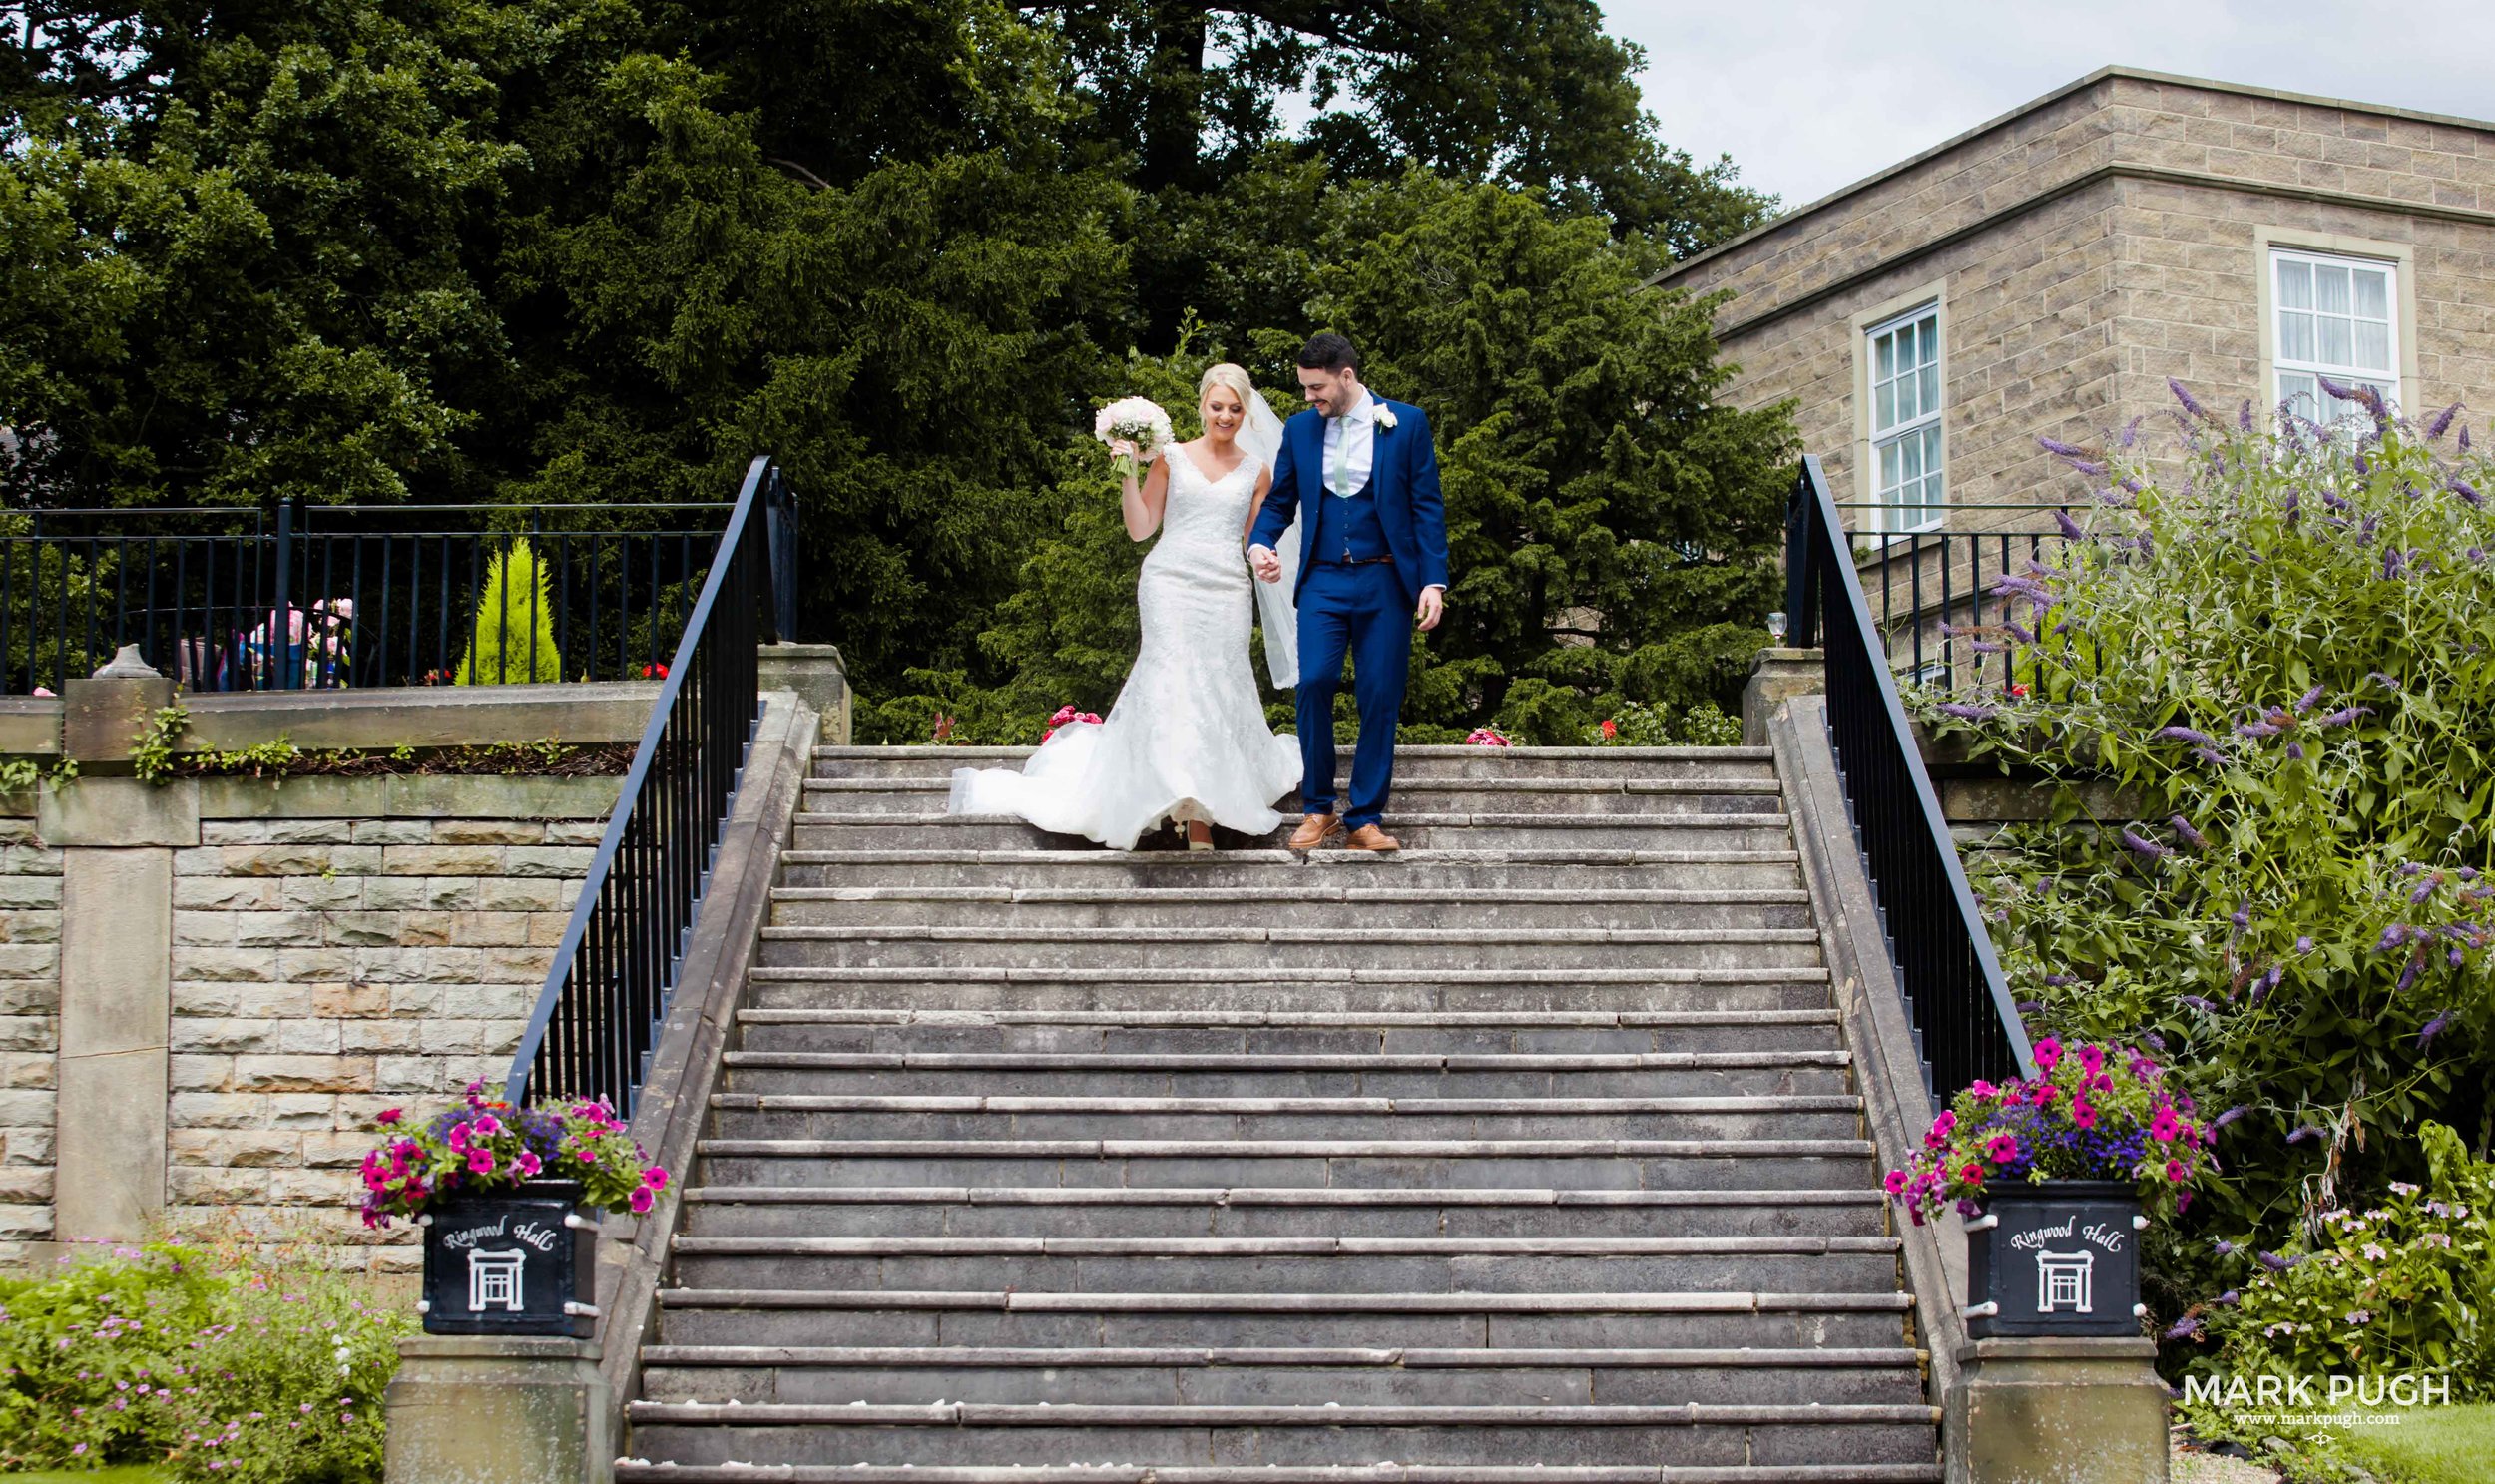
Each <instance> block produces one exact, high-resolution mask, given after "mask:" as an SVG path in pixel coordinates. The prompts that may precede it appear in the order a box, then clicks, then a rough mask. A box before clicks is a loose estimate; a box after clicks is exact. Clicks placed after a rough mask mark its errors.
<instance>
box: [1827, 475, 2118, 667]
mask: <svg viewBox="0 0 2495 1484" xmlns="http://www.w3.org/2000/svg"><path fill="white" fill-rule="evenodd" d="M1835 508H1836V509H1837V510H1838V511H1840V512H1847V513H1851V514H1853V515H1854V516H1855V517H1856V522H1857V528H1856V529H1855V530H1854V531H1852V532H1851V533H1850V534H1849V535H1848V537H1847V540H1848V542H1849V544H1850V547H1851V550H1852V553H1853V561H1854V567H1855V571H1856V573H1857V575H1858V576H1859V578H1860V580H1861V583H1862V589H1863V596H1864V598H1865V600H1866V603H1867V606H1868V609H1869V611H1870V613H1871V615H1872V623H1873V625H1874V626H1875V627H1876V628H1877V629H1878V631H1879V633H1880V637H1881V639H1882V641H1883V642H1884V643H1885V644H1886V646H1887V650H1888V658H1889V664H1890V665H1891V667H1892V668H1894V669H1896V670H1897V671H1899V672H1901V673H1902V674H1904V675H1905V676H1907V677H1908V678H1909V679H1911V680H1913V681H1914V682H1916V683H1918V684H1920V685H1926V686H1934V687H1938V688H1941V689H1945V690H1952V691H1967V690H1983V691H2008V690H2009V689H2010V688H2011V687H2012V686H2014V685H2017V684H2019V683H2020V680H2019V676H2020V669H2019V665H2018V660H2017V656H2018V654H2019V653H2020V652H2021V651H2022V650H2025V649H2027V648H2030V647H2031V646H2032V645H2033V644H2034V642H2035V640H2034V638H2033V635H2034V631H2033V630H2032V629H2029V628H2027V627H2026V625H2025V624H2024V623H2023V622H2022V619H2021V616H2020V613H2019V612H2018V611H2017V610H2016V609H2015V608H2014V607H2013V601H2014V600H2009V599H2004V598H2002V597H2001V596H2000V595H1998V594H1997V593H1996V592H1995V591H1994V587H1995V585H1996V584H1997V583H1999V582H2000V580H2001V579H2002V578H2003V577H2005V576H2008V577H2025V576H2028V575H2029V573H2030V568H2029V564H2030V563H2036V564H2038V565H2043V566H2054V565H2058V561H2059V555H2060V552H2061V549H2062V546H2063V544H2064V542H2065V541H2066V540H2067V539H2068V538H2067V537H2066V536H2065V534H2064V532H2063V529H2062V527H2061V526H2060V525H2059V524H2058V522H2057V519H2056V518H2057V517H2059V518H2061V519H2069V518H2070V511H2069V507H2067V506H2061V505H2029V504H2021V505H1959V506H1951V507H1948V509H1947V512H1946V514H1947V516H1948V518H1950V519H1951V520H1953V521H1967V522H1971V523H1976V524H1970V525H1969V526H1967V527H1965V528H1962V529H1954V530H1953V529H1931V530H1919V531H1878V530H1874V529H1866V528H1868V527H1874V526H1876V525H1878V524H1880V520H1879V517H1881V516H1882V515H1884V514H1886V513H1887V512H1888V511H1889V510H1891V509H1893V508H1894V507H1886V506H1881V505H1879V504H1876V503H1862V502H1844V503H1839V504H1838V505H1837V506H1836V507H1835ZM1787 570H1788V571H1789V570H1790V569H1789V568H1788V569H1787Z"/></svg>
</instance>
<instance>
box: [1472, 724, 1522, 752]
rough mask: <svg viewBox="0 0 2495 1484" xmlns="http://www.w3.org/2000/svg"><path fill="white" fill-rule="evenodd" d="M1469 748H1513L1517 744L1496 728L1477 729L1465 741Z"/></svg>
mask: <svg viewBox="0 0 2495 1484" xmlns="http://www.w3.org/2000/svg"><path fill="white" fill-rule="evenodd" d="M1464 745H1466V746H1468V747H1512V746H1514V745H1516V743H1515V742H1511V741H1509V740H1508V736H1507V734H1506V733H1504V732H1501V731H1500V730H1499V729H1498V728H1496V727H1476V728H1474V729H1473V730H1472V732H1471V733H1470V734H1468V735H1467V736H1466V737H1465V739H1464Z"/></svg>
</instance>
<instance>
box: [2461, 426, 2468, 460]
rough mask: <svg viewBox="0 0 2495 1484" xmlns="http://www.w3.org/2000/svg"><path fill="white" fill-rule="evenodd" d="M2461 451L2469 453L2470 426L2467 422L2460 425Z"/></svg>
mask: <svg viewBox="0 0 2495 1484" xmlns="http://www.w3.org/2000/svg"><path fill="white" fill-rule="evenodd" d="M2460 451H2461V452H2462V453H2467V452H2468V451H2469V424H2467V423H2465V422H2464V423H2462V424H2461V425H2460Z"/></svg>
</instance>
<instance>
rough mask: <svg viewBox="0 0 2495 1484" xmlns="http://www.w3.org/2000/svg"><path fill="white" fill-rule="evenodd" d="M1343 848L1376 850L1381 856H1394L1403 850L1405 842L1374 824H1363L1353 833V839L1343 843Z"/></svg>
mask: <svg viewBox="0 0 2495 1484" xmlns="http://www.w3.org/2000/svg"><path fill="white" fill-rule="evenodd" d="M1343 848H1344V849H1346V850H1374V851H1376V852H1377V853H1378V854H1380V855H1392V854H1394V853H1395V852H1396V851H1397V850H1400V849H1402V848H1403V841H1401V840H1399V839H1396V838H1395V837H1394V836H1393V835H1390V834H1388V833H1387V832H1386V831H1384V830H1382V829H1380V828H1378V827H1377V826H1376V825H1374V824H1363V825H1361V826H1360V827H1359V828H1358V829H1355V830H1353V831H1351V838H1349V839H1347V840H1345V841H1343Z"/></svg>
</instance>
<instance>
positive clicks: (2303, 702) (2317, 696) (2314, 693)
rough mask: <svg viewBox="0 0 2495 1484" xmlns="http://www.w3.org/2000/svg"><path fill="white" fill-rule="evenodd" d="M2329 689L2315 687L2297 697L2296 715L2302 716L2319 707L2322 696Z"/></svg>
mask: <svg viewBox="0 0 2495 1484" xmlns="http://www.w3.org/2000/svg"><path fill="white" fill-rule="evenodd" d="M2329 689H2330V688H2329V687H2327V686H2315V687H2313V689H2311V690H2309V691H2307V692H2305V693H2304V694H2303V695H2301V696H2298V697H2297V698H2296V699H2295V710H2296V715H2298V716H2302V715H2303V714H2304V713H2306V712H2308V711H2311V710H2312V709H2313V708H2314V707H2316V706H2318V705H2320V704H2321V698H2322V696H2323V695H2324V694H2326V693H2327V692H2328V690H2329Z"/></svg>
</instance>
